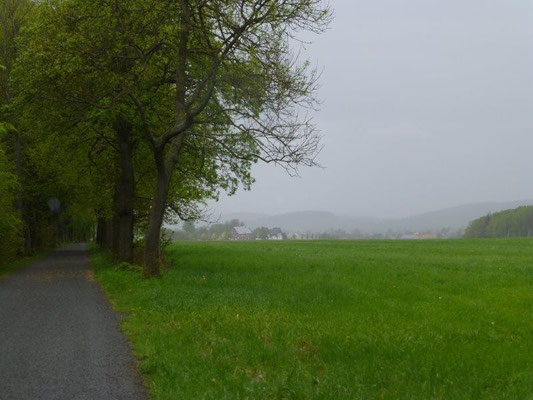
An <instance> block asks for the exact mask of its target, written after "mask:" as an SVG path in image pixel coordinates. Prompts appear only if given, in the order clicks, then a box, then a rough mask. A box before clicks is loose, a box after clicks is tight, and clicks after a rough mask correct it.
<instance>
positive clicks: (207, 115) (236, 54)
mask: <svg viewBox="0 0 533 400" xmlns="http://www.w3.org/2000/svg"><path fill="white" fill-rule="evenodd" d="M147 6H148V5H147ZM329 17H330V13H329V10H328V8H327V7H326V6H325V5H324V4H323V2H322V1H320V0H282V1H270V0H230V1H215V0H213V1H193V0H182V1H176V2H169V4H167V8H166V9H165V12H164V13H163V14H162V15H160V16H159V18H157V24H158V25H157V29H156V27H155V26H154V27H153V28H152V31H151V32H150V36H151V37H152V38H151V39H150V40H149V41H148V42H145V43H144V46H143V43H133V44H132V45H133V46H134V47H136V48H138V49H139V51H140V52H141V54H150V55H149V57H146V58H145V59H144V68H145V69H144V71H149V72H147V73H144V74H140V75H139V76H137V79H136V81H135V82H134V85H132V87H131V88H130V92H129V93H128V95H129V96H130V97H131V99H132V100H133V101H134V103H135V105H136V106H137V110H138V112H139V115H140V118H141V120H142V124H143V133H144V137H145V138H146V140H147V141H148V143H149V144H150V146H151V149H152V152H153V156H154V162H155V167H156V170H157V180H156V187H155V191H154V195H153V203H152V208H151V215H150V221H149V227H148V230H147V234H146V249H145V274H146V275H157V274H158V272H159V258H160V254H159V252H160V236H161V225H162V222H163V218H164V213H165V210H166V208H167V196H168V191H169V187H170V183H171V180H172V178H173V173H174V171H175V169H176V167H177V166H179V165H180V162H181V157H182V154H183V152H184V149H186V148H187V146H188V143H189V141H190V140H195V143H194V144H195V145H197V146H198V151H199V152H201V151H202V150H203V149H206V148H214V149H216V150H215V154H217V155H219V154H220V155H222V157H221V158H220V164H219V168H221V169H223V168H228V167H230V168H231V166H232V165H242V164H239V162H240V163H245V165H246V166H249V164H250V163H255V162H257V161H258V160H262V161H264V162H269V163H270V162H272V163H277V164H281V165H283V166H285V167H286V168H288V169H294V168H297V167H298V166H300V165H307V166H313V165H315V156H316V154H317V152H318V150H319V135H318V134H317V133H316V132H315V130H314V127H313V125H312V123H311V121H310V120H309V119H308V118H307V116H306V114H305V113H303V109H304V108H313V107H314V106H315V105H316V101H315V97H314V94H315V89H316V74H314V73H313V71H310V70H309V68H308V64H307V63H300V62H299V61H298V60H297V59H295V58H294V57H293V55H292V52H291V39H293V38H294V34H295V33H296V32H298V31H299V30H311V31H314V32H321V31H322V30H323V29H325V27H326V25H327V22H328V21H329ZM147 44H148V46H147ZM154 92H159V93H164V94H165V95H163V96H162V97H160V98H159V99H158V100H159V101H162V102H163V104H164V105H165V107H162V109H163V110H164V111H165V113H164V114H163V116H164V118H161V117H162V114H161V107H157V106H158V105H159V104H156V105H154V102H153V93H154Z"/></svg>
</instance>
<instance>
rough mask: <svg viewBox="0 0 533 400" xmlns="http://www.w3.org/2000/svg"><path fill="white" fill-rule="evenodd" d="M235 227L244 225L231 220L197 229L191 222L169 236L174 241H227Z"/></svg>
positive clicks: (171, 232)
mask: <svg viewBox="0 0 533 400" xmlns="http://www.w3.org/2000/svg"><path fill="white" fill-rule="evenodd" d="M236 226H244V223H243V222H241V221H239V220H238V219H232V220H231V221H227V222H224V223H215V224H211V225H209V226H205V225H204V226H198V227H197V226H196V225H195V224H194V222H193V221H186V222H185V223H184V224H183V227H182V229H181V230H174V231H170V233H169V236H170V237H171V238H172V239H174V240H229V239H231V238H232V234H233V228H234V227H236Z"/></svg>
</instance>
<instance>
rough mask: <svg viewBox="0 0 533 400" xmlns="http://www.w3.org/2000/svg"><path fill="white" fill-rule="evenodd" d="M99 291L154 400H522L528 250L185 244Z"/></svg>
mask: <svg viewBox="0 0 533 400" xmlns="http://www.w3.org/2000/svg"><path fill="white" fill-rule="evenodd" d="M168 257H169V258H170V259H172V260H173V263H174V266H173V267H172V268H171V269H169V270H167V271H166V272H164V274H163V277H162V279H152V280H143V279H142V278H141V276H140V273H139V272H137V271H121V270H118V269H117V268H114V267H113V266H112V265H111V264H110V263H109V262H108V261H106V259H105V257H104V256H103V255H102V254H101V253H98V252H96V253H95V254H94V258H93V260H94V265H95V270H96V278H97V279H98V281H99V282H101V284H102V285H103V287H104V289H105V291H106V292H107V293H108V295H109V298H110V299H111V301H112V303H113V304H114V306H115V308H116V309H117V310H118V311H121V312H128V313H129V316H128V317H127V318H125V319H124V321H123V329H124V331H125V333H126V334H127V335H128V336H129V338H130V339H131V341H132V346H133V349H134V351H135V353H136V355H137V356H138V357H139V359H140V370H141V372H142V373H143V375H144V376H145V378H146V382H147V386H148V388H149V390H150V392H151V394H152V397H153V399H169V400H170V399H172V400H176V399H526V398H533V323H532V318H533V240H527V239H509V240H507V239H505V240H499V239H498V240H495V239H493V240H449V241H405V242H403V241H360V242H344V241H319V242H316V241H308V242H248V243H246V242H241V243H237V242H210V243H201V242H197V243H193V242H182V243H176V244H174V245H172V246H171V247H170V248H169V250H168Z"/></svg>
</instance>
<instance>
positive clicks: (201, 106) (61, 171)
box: [2, 0, 331, 276]
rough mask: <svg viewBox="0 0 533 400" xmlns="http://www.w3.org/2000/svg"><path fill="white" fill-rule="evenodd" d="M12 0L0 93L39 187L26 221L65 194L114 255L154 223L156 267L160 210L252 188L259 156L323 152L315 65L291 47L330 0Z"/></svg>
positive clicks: (290, 166)
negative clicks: (13, 23) (15, 24)
mask: <svg viewBox="0 0 533 400" xmlns="http://www.w3.org/2000/svg"><path fill="white" fill-rule="evenodd" d="M9 1H10V2H12V3H13V4H18V5H19V6H20V8H19V10H24V12H23V13H22V12H20V13H19V15H24V18H23V19H21V18H20V17H17V18H18V19H17V21H19V20H20V21H23V22H20V24H21V26H22V27H21V29H17V32H16V33H14V34H11V33H10V35H11V36H10V37H13V40H11V42H10V43H13V46H14V47H13V49H14V50H13V51H10V52H9V54H10V56H9V57H8V58H9V66H10V67H9V71H6V74H4V75H5V77H4V78H5V79H4V82H7V86H8V87H9V89H10V91H12V92H13V93H16V94H17V95H16V96H13V97H12V98H9V99H8V98H7V96H5V98H4V99H3V100H2V101H3V106H4V109H5V110H8V115H9V117H10V119H9V121H10V122H11V123H12V124H13V126H14V127H15V128H16V132H17V135H16V136H17V137H16V140H15V142H16V145H15V146H14V148H13V150H12V151H11V153H12V154H13V157H12V160H13V162H14V163H15V164H17V165H18V167H17V166H15V170H18V171H19V172H20V174H19V176H18V179H19V181H20V184H21V185H22V186H23V187H24V188H38V189H37V191H36V192H35V193H36V197H33V198H31V196H26V197H28V198H27V199H25V200H23V197H24V196H23V195H21V204H24V206H23V205H19V208H20V209H21V210H22V211H21V212H20V215H21V216H22V218H21V219H22V220H23V225H25V226H27V227H29V226H30V225H31V221H30V220H31V218H29V217H24V216H25V215H26V214H27V215H29V214H31V213H30V211H29V210H31V209H32V207H33V204H34V203H39V205H42V199H43V198H46V197H49V198H52V197H54V198H58V199H60V200H61V202H62V204H63V208H62V213H63V214H62V215H63V217H62V218H63V220H62V223H66V224H67V225H68V226H69V230H70V232H71V233H72V232H73V230H74V226H79V227H81V226H90V225H91V224H90V223H88V221H90V220H91V219H92V220H93V221H94V223H96V222H97V228H95V229H94V231H95V232H96V236H97V240H98V242H99V243H100V244H102V245H104V246H106V247H108V248H109V249H110V250H112V251H113V252H114V254H115V255H116V257H117V258H118V259H120V260H125V261H131V260H132V257H133V241H134V237H136V235H141V236H144V240H143V243H144V246H145V248H144V260H143V264H144V266H145V275H147V276H151V275H157V274H158V272H159V264H160V245H161V228H162V225H163V223H164V221H165V220H167V221H172V220H175V219H182V220H190V219H194V218H197V217H198V216H199V215H200V214H201V211H202V205H203V204H205V201H206V200H207V199H216V198H217V197H218V194H219V192H220V191H226V192H228V193H230V194H232V193H234V192H235V191H236V189H237V188H238V187H239V186H243V187H244V188H245V189H249V188H250V187H251V185H252V184H253V181H254V179H253V177H252V176H251V167H252V165H253V164H254V163H257V162H267V163H275V164H277V165H280V166H281V167H283V168H285V169H286V170H287V171H288V172H289V173H291V174H296V173H297V171H298V168H299V167H301V166H315V165H317V162H316V156H317V154H318V153H319V151H320V148H321V145H320V134H319V133H318V132H317V130H316V129H315V126H314V124H313V121H312V114H313V111H314V110H316V108H317V106H318V101H317V99H316V89H317V81H318V74H317V72H316V70H314V69H313V68H311V67H310V63H309V62H308V61H306V60H301V59H300V58H299V57H298V53H297V51H295V50H294V49H295V48H297V44H298V35H299V34H300V33H301V32H303V31H311V32H315V33H320V32H323V31H324V30H325V29H326V28H327V25H328V23H329V21H330V19H331V11H330V10H329V8H328V6H327V4H326V3H325V2H323V1H322V0H281V1H272V0H224V1H222V0H179V1H177V0H150V1H144V0H143V1H141V0H130V1H127V2H116V1H114V0H97V1H94V0H48V1H45V2H36V3H32V2H28V1H24V0H9ZM23 5H24V7H23ZM2 13H3V15H4V17H5V18H11V19H12V20H13V13H10V12H7V11H6V10H3V11H2ZM10 15H11V17H10ZM6 26H7V25H6ZM17 148H18V149H19V150H17ZM19 153H20V154H19ZM17 154H18V155H17ZM23 164H24V165H23ZM17 168H18V169H17ZM30 170H31V171H32V173H33V174H34V175H32V174H30V173H26V174H25V173H24V172H23V171H30ZM33 176H37V177H38V178H37V179H34V178H30V177H33ZM39 182H40V183H43V185H44V186H42V187H41V186H39ZM26 190H28V189H24V190H23V191H26ZM37 194H38V196H37ZM36 199H37V200H38V201H37V200H36ZM13 202H15V203H16V201H15V200H13ZM43 215H44V214H43ZM45 219H46V218H45ZM39 221H40V222H38V223H37V222H35V223H34V225H35V224H39V225H43V222H42V218H41V219H40V220H39Z"/></svg>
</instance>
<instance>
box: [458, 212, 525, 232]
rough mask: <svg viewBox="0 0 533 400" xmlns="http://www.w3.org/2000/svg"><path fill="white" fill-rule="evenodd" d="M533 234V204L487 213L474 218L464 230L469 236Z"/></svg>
mask: <svg viewBox="0 0 533 400" xmlns="http://www.w3.org/2000/svg"><path fill="white" fill-rule="evenodd" d="M532 235H533V206H523V207H518V208H515V209H512V210H504V211H500V212H497V213H494V214H487V215H485V216H483V217H481V218H478V219H475V220H473V221H472V222H470V224H469V225H468V227H467V228H466V230H465V234H464V236H465V237H469V238H497V237H527V236H532Z"/></svg>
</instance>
